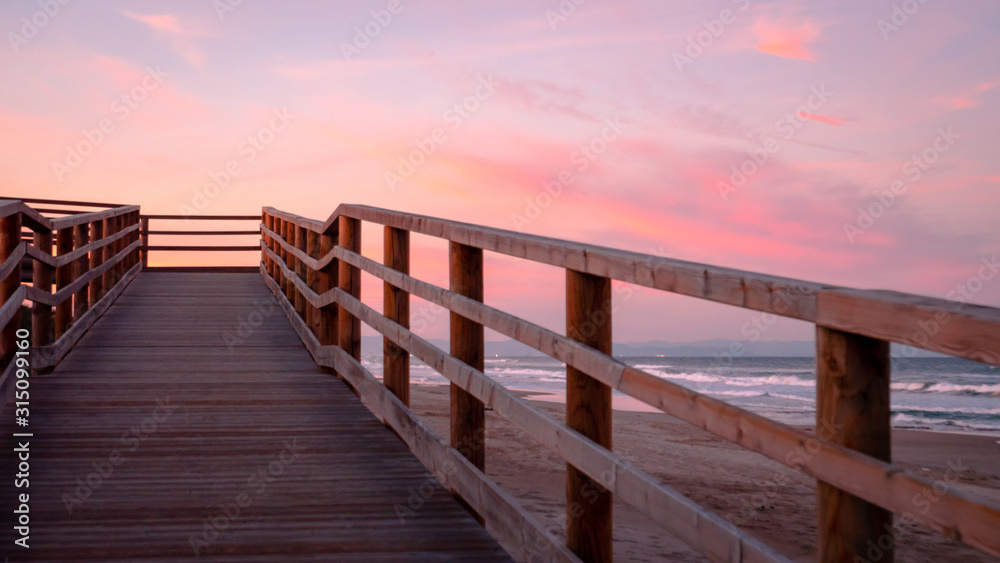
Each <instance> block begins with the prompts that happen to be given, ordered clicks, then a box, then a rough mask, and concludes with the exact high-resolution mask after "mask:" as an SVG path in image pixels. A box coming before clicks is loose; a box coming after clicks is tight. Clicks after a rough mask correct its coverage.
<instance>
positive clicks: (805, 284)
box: [264, 204, 1000, 366]
mask: <svg viewBox="0 0 1000 563" xmlns="http://www.w3.org/2000/svg"><path fill="white" fill-rule="evenodd" d="M264 211H265V212H268V213H274V214H275V216H276V217H282V218H284V219H285V220H289V221H292V222H295V224H296V225H298V226H300V227H303V228H306V229H308V230H311V231H313V232H315V233H317V234H326V233H329V232H331V231H332V230H333V229H335V228H336V222H337V219H338V218H339V217H341V216H344V217H350V218H352V219H358V220H361V221H368V222H372V223H377V224H381V225H385V226H390V227H394V228H399V229H403V230H407V231H410V232H414V233H420V234H423V235H428V236H433V237H437V238H443V239H445V240H449V241H451V242H457V243H461V244H464V245H467V246H472V247H476V248H481V249H483V250H489V251H492V252H497V253H500V254H506V255H508V256H513V257H516V258H523V259H525V260H530V261H532V262H537V263H542V264H548V265H551V266H557V267H560V268H567V269H572V270H576V271H579V272H583V273H588V274H593V275H597V276H602V277H607V278H610V279H613V280H618V281H623V282H627V283H631V284H635V285H639V286H644V287H649V288H652V289H659V290H662V291H667V292H670V293H677V294H680V295H686V296H689V297H697V298H699V299H705V300H708V301H713V302H716V303H722V304H725V305H733V306H736V307H741V308H744V309H750V310H755V311H761V312H765V313H771V314H774V315H777V316H781V317H786V318H791V319H797V320H802V321H806V322H810V323H814V324H817V325H821V326H824V327H827V328H833V329H838V330H843V331H846V332H851V333H854V334H862V335H865V336H869V337H872V338H878V339H882V340H888V341H890V342H896V343H899V344H904V345H907V346H912V347H914V348H921V349H924V350H930V351H932V352H939V353H942V354H947V355H950V356H956V357H959V358H965V359H968V360H972V361H976V362H982V363H987V364H991V365H996V366H1000V308H996V307H988V306H982V305H974V304H969V303H963V302H956V301H949V300H947V299H940V298H935V297H926V296H921V295H914V294H908V293H900V292H895V291H887V290H865V289H856V288H850V287H842V286H836V285H827V284H821V283H817V282H811V281H805V280H799V279H795V278H788V277H781V276H772V275H770V274H763V273H759V272H752V271H748V270H738V269H733V268H725V267H720V266H713V265H709V264H701V263H697V262H689V261H685V260H677V259H673V258H665V257H663V256H656V255H653V254H642V253H638V252H632V251H627V250H618V249H615V248H609V247H605V246H598V245H591V244H586V243H580V242H573V241H567V240H562V239H557V238H551V237H544V236H539V235H532V234H526V233H520V232H516V231H509V230H505V229H498V228H494V227H484V226H480V225H475V224H471V223H463V222H460V221H451V220H447V219H439V218H437V217H430V216H426V215H417V214H411V213H401V212H398V211H392V210H388V209H381V208H378V207H371V206H367V205H352V204H341V205H340V206H338V207H337V210H336V211H334V212H333V213H332V214H331V215H330V218H329V219H327V220H326V222H320V221H316V220H312V219H307V218H304V217H300V216H298V215H294V214H291V213H286V212H282V211H280V210H277V209H274V208H272V207H265V208H264ZM820 299H825V300H830V301H836V302H837V304H838V306H839V308H838V309H836V310H834V309H833V308H830V307H824V308H822V309H819V308H818V307H817V301H818V300H820ZM846 309H850V310H851V311H852V313H854V312H857V313H866V314H864V315H862V316H860V317H856V316H855V317H851V318H845V317H844V316H843V315H840V314H834V313H837V312H838V311H843V310H846ZM940 315H947V316H948V319H949V321H948V322H947V323H946V324H941V323H938V324H940V325H941V326H940V328H941V330H940V331H939V332H938V333H936V334H934V337H933V338H928V339H927V340H926V341H925V342H919V341H916V340H914V337H915V335H919V334H921V332H922V331H920V329H919V325H918V323H920V322H932V321H934V319H935V317H939V316H940ZM888 321H892V323H891V324H890V323H889V322H888Z"/></svg>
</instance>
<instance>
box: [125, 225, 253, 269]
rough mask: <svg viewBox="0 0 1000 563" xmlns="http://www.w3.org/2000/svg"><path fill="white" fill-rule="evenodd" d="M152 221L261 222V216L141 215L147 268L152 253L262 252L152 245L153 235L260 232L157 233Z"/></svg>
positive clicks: (234, 247)
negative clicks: (151, 225)
mask: <svg viewBox="0 0 1000 563" xmlns="http://www.w3.org/2000/svg"><path fill="white" fill-rule="evenodd" d="M150 220H157V221H160V220H163V221H186V220H194V221H257V222H258V223H259V222H260V216H259V215H164V214H152V215H140V216H139V221H140V223H141V224H142V235H141V238H142V265H143V267H145V268H148V267H149V253H150V251H165V252H256V251H258V250H260V246H259V245H215V246H209V245H178V244H161V245H155V244H153V245H151V244H150V243H149V237H150V236H151V235H169V236H195V235H197V236H244V235H258V234H260V231H259V230H254V231H198V230H188V231H183V230H167V231H155V230H150V228H149V223H150Z"/></svg>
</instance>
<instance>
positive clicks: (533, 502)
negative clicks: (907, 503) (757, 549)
mask: <svg viewBox="0 0 1000 563" xmlns="http://www.w3.org/2000/svg"><path fill="white" fill-rule="evenodd" d="M515 392H516V393H517V394H518V395H520V396H522V397H531V398H529V400H530V401H531V403H532V404H533V405H534V406H536V407H538V408H540V409H542V410H543V411H545V412H546V413H548V414H549V415H551V416H553V417H555V418H556V419H558V420H564V411H565V408H563V406H562V404H561V403H559V402H553V395H557V394H554V393H553V394H545V393H539V392H538V391H536V390H530V391H515ZM536 395H547V397H545V396H543V397H542V400H538V399H536V398H534V396H536ZM411 408H412V409H413V411H414V412H415V413H417V415H418V416H419V417H420V419H421V420H423V421H424V422H425V423H426V424H427V425H428V426H430V427H431V428H432V429H433V430H434V431H435V432H436V433H437V434H438V435H439V436H441V437H443V438H444V439H447V436H448V434H449V432H448V428H449V408H450V406H449V392H448V385H447V384H436V383H420V384H412V385H411ZM613 425H614V432H613V436H614V439H613V444H614V445H613V451H614V452H615V453H616V454H617V455H619V456H620V457H621V458H623V459H624V460H625V461H627V462H628V463H630V464H632V465H634V466H636V467H637V468H639V469H642V470H643V471H644V472H646V473H648V474H649V475H651V476H653V477H655V478H657V479H659V480H660V481H662V482H663V483H666V484H668V485H669V486H671V487H673V488H674V489H676V490H677V491H679V492H680V493H682V494H684V495H685V496H687V497H688V498H690V499H691V500H693V501H695V502H697V503H698V504H701V505H702V506H704V507H706V508H708V509H710V510H712V511H713V512H715V513H716V514H718V515H719V516H720V517H722V518H725V519H726V520H728V521H730V522H732V523H734V524H736V525H738V526H740V527H741V528H742V529H744V530H746V531H747V532H749V533H751V534H753V535H754V536H756V537H758V538H759V539H761V540H763V541H765V542H766V543H768V544H770V545H771V546H773V547H774V548H776V549H778V550H779V551H781V552H783V553H784V554H785V555H786V556H788V557H789V558H791V559H792V560H794V561H815V559H816V545H815V542H816V531H815V520H816V480H815V479H813V478H811V477H808V476H805V475H803V474H801V473H799V472H797V471H795V470H792V469H790V468H788V467H785V466H784V465H781V464H779V463H777V462H774V461H771V460H770V459H768V458H765V457H764V456H762V455H760V454H757V453H754V452H752V451H750V450H747V449H745V448H743V447H742V446H740V445H738V444H733V443H731V442H728V441H725V440H723V439H721V438H718V437H716V436H714V435H712V434H710V433H708V432H706V431H704V430H701V429H699V428H697V427H695V426H692V425H690V424H687V423H685V422H682V421H680V420H678V419H676V418H674V417H672V416H670V415H668V414H665V413H662V412H659V413H652V412H634V411H628V410H616V411H615V416H614V417H613ZM799 428H803V429H804V430H807V431H809V430H811V428H812V427H799ZM486 430H487V438H486V440H487V443H486V472H487V474H488V475H489V476H490V477H491V478H492V479H494V480H495V481H496V482H497V483H498V484H499V485H500V486H501V487H502V488H503V489H504V490H505V491H507V492H508V493H510V494H511V495H512V496H514V497H515V498H517V499H518V500H519V502H521V504H522V505H523V506H524V507H525V508H526V509H527V510H528V511H529V512H531V513H532V514H534V515H535V516H536V517H538V518H539V519H540V520H541V521H542V522H543V523H544V524H545V525H546V526H547V527H550V528H551V529H552V530H554V531H558V532H559V533H561V531H562V530H564V529H565V522H564V521H565V462H564V461H563V460H562V459H561V458H559V457H558V456H556V455H555V454H553V453H552V452H550V451H549V450H548V449H546V448H545V447H543V446H541V445H539V444H538V443H536V442H535V441H534V440H532V439H531V438H529V437H528V436H526V435H525V434H524V432H522V431H521V430H520V429H519V428H517V427H515V426H513V425H512V424H510V423H509V422H507V421H506V420H505V419H504V418H503V417H501V416H499V415H498V414H496V413H495V412H493V411H487V412H486ZM892 437H893V446H892V458H893V462H894V463H895V464H896V465H899V466H900V467H903V468H905V469H907V470H908V471H911V472H913V473H915V474H917V475H920V476H923V477H925V478H928V479H931V480H933V481H940V482H944V483H947V484H948V486H950V487H954V488H955V489H957V490H963V491H966V492H969V493H972V494H977V495H979V496H983V497H984V498H986V499H988V500H990V501H992V502H994V503H1000V443H998V442H1000V440H997V438H996V437H993V436H984V435H980V434H976V433H969V432H962V433H947V432H937V431H933V430H919V429H897V428H894V429H893V432H892ZM915 508H918V507H915ZM614 511H615V517H614V518H615V548H614V549H615V559H616V560H620V561H637V562H640V563H644V562H653V561H664V560H669V561H705V560H706V559H704V558H703V557H702V556H701V555H700V554H698V553H697V552H695V551H693V550H692V549H691V548H690V547H688V546H687V545H685V544H684V543H683V542H681V541H680V540H678V539H676V538H674V537H673V536H672V535H671V534H670V533H669V532H668V531H666V530H665V529H663V528H661V527H660V526H658V525H657V524H655V523H653V522H651V521H650V520H649V519H648V518H646V517H645V516H644V515H642V514H641V513H639V512H637V511H636V510H634V509H632V508H631V507H630V506H628V505H626V504H624V503H622V502H618V501H616V503H615V506H614ZM899 520H900V519H897V522H898V521H899ZM897 545H898V546H899V547H898V549H897V556H896V559H897V560H898V561H918V562H926V563H938V562H940V561H942V560H961V561H970V562H978V561H983V562H986V561H995V559H993V558H991V557H990V556H988V555H986V554H983V553H981V552H979V551H978V550H976V549H974V548H971V547H968V546H966V545H964V544H961V543H959V542H955V541H953V540H950V539H948V538H946V537H945V536H943V535H941V534H938V533H937V532H932V531H930V530H927V529H925V528H923V527H922V526H919V525H914V524H909V523H900V525H899V530H898V537H897Z"/></svg>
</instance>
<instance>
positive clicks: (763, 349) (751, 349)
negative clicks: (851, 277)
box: [361, 336, 946, 358]
mask: <svg viewBox="0 0 1000 563" xmlns="http://www.w3.org/2000/svg"><path fill="white" fill-rule="evenodd" d="M361 342H362V349H363V351H364V353H365V354H381V353H382V337H380V336H365V337H362V338H361ZM430 342H431V343H432V344H434V345H435V346H437V347H439V348H441V349H442V350H447V349H448V346H449V343H448V341H447V340H442V339H430ZM612 350H613V353H614V355H615V356H626V357H628V356H632V357H634V356H647V357H648V356H667V357H672V358H678V357H694V358H701V357H715V356H719V355H725V354H732V355H734V356H737V357H792V358H811V357H813V356H815V355H816V344H815V342H813V341H812V340H792V341H779V340H775V341H757V342H751V341H749V340H742V341H740V340H725V339H722V338H716V339H714V340H696V341H694V342H668V341H665V340H649V341H646V342H616V343H615V344H614V346H613V348H612ZM485 352H486V357H492V356H544V354H542V353H541V352H539V351H537V350H535V349H534V348H530V347H528V346H526V345H524V344H521V343H520V342H517V341H516V340H499V341H490V342H487V343H486V350H485ZM900 352H901V348H900V347H899V346H898V345H896V344H893V345H892V353H893V355H898V354H900ZM916 357H920V358H941V357H946V356H943V355H941V354H936V353H934V352H926V351H924V350H920V351H919V352H918V353H917V354H916Z"/></svg>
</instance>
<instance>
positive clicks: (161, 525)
mask: <svg viewBox="0 0 1000 563" xmlns="http://www.w3.org/2000/svg"><path fill="white" fill-rule="evenodd" d="M227 335H228V336H227ZM4 418H5V420H4V426H3V427H2V428H3V438H2V439H0V443H2V444H3V446H4V450H6V451H8V452H9V451H10V449H9V448H11V447H13V446H12V445H11V440H12V439H11V434H12V432H17V431H29V432H32V433H33V434H34V436H33V437H32V438H30V439H29V440H30V452H31V453H30V464H31V467H30V488H29V489H28V491H29V493H30V511H31V512H30V519H31V521H30V525H31V528H30V540H29V542H30V546H31V547H30V549H29V550H24V549H20V548H15V547H12V546H13V537H12V533H11V530H12V528H11V525H10V519H11V514H10V512H11V510H10V508H9V507H13V506H15V504H14V500H13V498H11V493H13V492H15V491H14V490H13V489H12V488H11V487H3V488H2V490H3V495H4V497H5V498H4V499H3V507H4V509H3V511H4V517H3V524H4V525H3V532H2V536H3V544H2V545H3V549H2V550H0V552H4V553H5V554H6V553H9V554H10V561H22V560H25V561H27V560H37V561H60V560H67V561H68V560H71V561H109V560H116V561H120V560H130V559H131V560H142V561H158V562H168V561H180V560H190V558H191V557H193V556H195V555H196V554H197V555H200V557H199V558H200V559H202V560H207V561H241V562H252V561H397V560H406V561H420V560H432V561H443V560H458V561H469V560H475V561H507V560H509V558H508V556H507V555H506V554H505V553H504V552H503V550H502V549H501V548H500V547H499V546H498V544H497V543H496V542H495V541H494V540H493V539H492V538H491V537H490V536H489V535H488V534H487V533H486V531H485V530H484V529H483V528H481V527H480V526H479V525H478V524H477V523H476V521H475V520H474V519H473V518H472V516H471V515H470V514H469V513H468V512H467V511H466V510H464V509H463V508H462V507H461V506H460V505H459V503H458V502H457V501H455V499H454V498H453V497H452V496H451V495H450V494H449V493H448V492H447V491H445V490H444V489H443V488H441V486H440V485H439V484H438V483H437V481H435V480H434V479H433V478H432V477H431V475H430V474H429V473H428V472H427V471H426V470H425V468H424V467H423V466H422V465H421V464H420V463H419V462H418V461H417V459H416V458H415V457H414V456H413V455H412V454H411V453H410V452H409V450H407V448H406V446H405V445H404V444H403V443H402V442H401V441H400V440H399V439H398V438H397V437H396V436H395V435H394V434H392V433H391V432H390V431H389V430H388V429H386V428H385V427H384V426H383V425H382V424H381V423H380V422H379V421H378V420H377V419H376V418H375V417H374V416H372V415H371V414H370V413H369V412H368V411H367V409H366V408H365V407H364V406H363V405H362V404H361V403H360V402H359V401H358V400H357V399H356V398H355V396H354V395H353V394H352V393H351V391H350V390H349V389H348V388H347V387H346V386H345V385H344V384H343V383H342V382H341V381H340V380H338V379H336V378H334V377H332V376H329V375H325V374H323V373H321V372H320V370H319V369H318V368H317V367H316V366H315V364H314V363H313V362H312V359H311V358H310V356H309V354H308V353H307V352H306V350H305V349H304V348H303V346H302V344H301V343H300V341H299V339H298V337H297V336H296V334H295V332H294V331H293V330H292V329H291V327H290V326H289V324H288V321H287V320H286V318H285V316H284V315H283V314H282V313H281V311H280V309H279V308H278V306H277V304H276V302H275V301H274V299H273V297H272V296H271V295H270V293H269V291H268V290H267V288H266V287H265V285H264V283H263V281H262V279H261V277H260V275H258V274H233V273H222V274H219V273H142V274H140V276H139V277H138V278H137V279H136V281H135V282H133V284H132V285H131V286H130V287H129V288H128V289H127V290H126V292H125V293H124V294H123V295H122V297H121V298H120V299H119V300H118V301H117V302H116V303H115V305H114V306H113V307H112V308H111V309H110V310H109V311H108V312H107V314H106V315H105V316H104V317H103V318H101V319H100V320H99V321H98V322H97V324H96V325H95V326H94V327H93V328H92V329H91V330H90V332H89V333H88V334H87V335H86V336H84V337H83V339H82V340H81V341H80V342H79V344H78V345H77V346H76V348H75V349H74V350H73V351H72V352H71V353H70V355H69V356H67V357H66V359H65V360H63V362H62V363H61V364H60V365H59V367H58V368H57V369H56V370H55V372H54V373H52V374H51V375H47V376H36V377H33V378H32V380H31V413H30V426H29V427H28V428H26V429H21V428H16V427H14V426H12V425H11V422H12V418H8V417H6V416H5V417H4ZM13 461H14V460H13V456H10V455H6V456H2V461H0V464H2V465H0V466H2V474H3V479H4V480H8V479H10V478H12V476H13V475H14V474H15V473H16V469H15V468H14V467H13ZM102 474H103V475H102ZM16 492H24V490H23V489H20V490H17V491H16ZM409 502H413V504H412V505H411V506H418V508H417V509H416V510H415V513H416V515H415V516H409V517H406V518H405V519H404V520H402V521H401V520H400V518H399V517H398V516H397V511H396V506H397V505H402V506H406V505H407V503H409Z"/></svg>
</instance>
